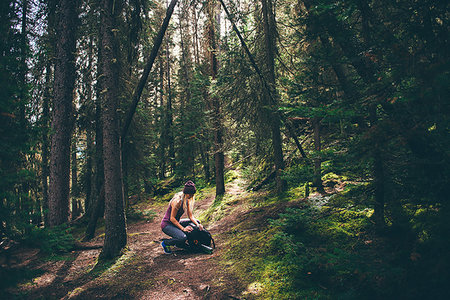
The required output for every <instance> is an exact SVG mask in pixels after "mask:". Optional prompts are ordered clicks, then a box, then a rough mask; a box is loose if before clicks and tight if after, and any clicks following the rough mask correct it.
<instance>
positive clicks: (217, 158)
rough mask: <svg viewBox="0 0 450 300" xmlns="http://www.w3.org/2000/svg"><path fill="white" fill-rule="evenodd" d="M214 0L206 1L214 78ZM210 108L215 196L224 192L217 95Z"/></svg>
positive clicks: (221, 127) (223, 162) (221, 128)
mask: <svg viewBox="0 0 450 300" xmlns="http://www.w3.org/2000/svg"><path fill="white" fill-rule="evenodd" d="M215 7H216V5H215V1H209V2H208V14H209V16H208V19H209V20H208V25H207V26H208V27H207V30H208V40H209V47H208V48H209V49H208V52H209V53H208V55H209V59H210V62H209V63H210V75H211V77H212V79H213V80H214V79H215V78H216V76H217V72H218V63H217V43H216V30H215V28H216V24H215ZM211 102H212V108H213V112H214V116H213V130H214V166H215V177H216V196H219V195H223V194H224V193H225V177H224V169H225V157H224V153H223V144H224V142H223V131H224V130H223V121H222V112H221V104H220V99H219V98H218V97H217V96H214V95H212V97H211Z"/></svg>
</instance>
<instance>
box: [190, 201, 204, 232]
mask: <svg viewBox="0 0 450 300" xmlns="http://www.w3.org/2000/svg"><path fill="white" fill-rule="evenodd" d="M187 215H188V218H189V219H190V220H191V221H192V223H194V224H195V226H197V227H198V228H199V229H200V230H203V225H202V224H200V223H198V222H197V219H195V218H194V215H193V214H192V207H191V203H190V201H188V203H187Z"/></svg>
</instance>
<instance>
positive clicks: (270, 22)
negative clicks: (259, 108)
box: [262, 0, 286, 192]
mask: <svg viewBox="0 0 450 300" xmlns="http://www.w3.org/2000/svg"><path fill="white" fill-rule="evenodd" d="M262 10H263V20H264V39H265V40H264V42H265V52H266V53H265V63H266V68H267V76H266V78H267V83H268V86H269V90H270V94H271V95H272V97H271V96H270V94H269V91H266V93H265V96H264V99H265V100H264V102H265V103H264V104H263V105H264V106H268V107H270V108H269V111H268V115H269V120H270V128H271V131H272V147H273V151H274V161H275V170H276V183H277V191H278V192H282V191H284V190H285V189H286V181H285V180H283V179H282V178H281V172H282V170H283V169H284V160H283V149H282V140H281V132H280V126H281V121H280V116H279V114H278V112H277V110H278V107H277V105H278V103H277V102H278V96H277V92H276V83H275V32H276V29H275V18H274V15H273V8H272V1H271V0H262Z"/></svg>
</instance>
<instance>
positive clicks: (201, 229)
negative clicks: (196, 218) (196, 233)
mask: <svg viewBox="0 0 450 300" xmlns="http://www.w3.org/2000/svg"><path fill="white" fill-rule="evenodd" d="M198 229H200V231H203V225H202V224H200V223H199V224H198Z"/></svg>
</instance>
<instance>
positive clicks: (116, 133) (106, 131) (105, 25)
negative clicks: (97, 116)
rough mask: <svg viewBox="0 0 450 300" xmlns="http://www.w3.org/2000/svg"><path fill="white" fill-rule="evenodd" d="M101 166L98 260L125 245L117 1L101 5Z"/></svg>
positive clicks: (108, 257)
mask: <svg viewBox="0 0 450 300" xmlns="http://www.w3.org/2000/svg"><path fill="white" fill-rule="evenodd" d="M102 2H103V3H102V7H103V10H102V14H101V20H102V22H101V23H102V27H101V33H102V45H101V47H102V59H103V61H102V68H103V85H104V91H105V95H104V98H103V108H104V109H103V162H104V172H105V240H104V244H103V249H102V252H101V253H100V257H101V258H102V259H111V258H114V257H116V256H118V255H119V254H120V253H121V251H122V249H123V248H124V247H126V245H127V231H126V221H125V211H124V199H123V197H124V195H123V183H122V166H121V147H120V129H119V116H118V114H117V109H118V107H119V106H118V104H119V103H118V99H119V97H118V96H119V89H118V86H119V69H120V68H119V55H118V51H119V49H118V41H117V38H116V36H115V34H114V31H115V30H116V19H117V16H118V15H119V13H120V11H121V9H119V8H121V3H119V2H120V1H115V0H103V1H102Z"/></svg>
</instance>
